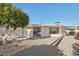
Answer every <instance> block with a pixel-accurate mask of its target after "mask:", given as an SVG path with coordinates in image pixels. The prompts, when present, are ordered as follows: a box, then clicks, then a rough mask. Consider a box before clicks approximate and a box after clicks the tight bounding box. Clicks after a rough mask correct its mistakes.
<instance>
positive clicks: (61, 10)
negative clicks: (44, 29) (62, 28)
mask: <svg viewBox="0 0 79 59" xmlns="http://www.w3.org/2000/svg"><path fill="white" fill-rule="evenodd" d="M12 5H14V6H16V7H18V8H20V9H22V10H23V11H25V12H27V14H28V15H29V17H30V24H40V23H43V24H53V23H54V22H56V21H59V22H61V24H64V25H79V4H67V3H66V4H64V3H63V4H61V3H59V4H58V3H57V4H56V3H51V4H50V3H49V4H45V3H44V4H39V3H37V4H34V3H13V4H12Z"/></svg>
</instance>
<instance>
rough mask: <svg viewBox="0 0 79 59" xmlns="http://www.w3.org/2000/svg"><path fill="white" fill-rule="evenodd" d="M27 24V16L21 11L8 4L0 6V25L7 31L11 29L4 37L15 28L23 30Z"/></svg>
mask: <svg viewBox="0 0 79 59" xmlns="http://www.w3.org/2000/svg"><path fill="white" fill-rule="evenodd" d="M28 23H29V16H28V15H27V13H25V12H23V11H22V10H21V9H19V8H16V7H14V6H12V5H11V4H8V3H1V4H0V25H1V26H4V27H5V28H6V29H7V30H9V28H13V30H12V31H11V32H10V33H9V34H7V35H6V36H4V37H5V38H4V39H6V37H7V36H8V35H10V34H11V33H12V32H13V31H14V30H16V28H17V27H21V28H24V27H25V26H27V24H28Z"/></svg>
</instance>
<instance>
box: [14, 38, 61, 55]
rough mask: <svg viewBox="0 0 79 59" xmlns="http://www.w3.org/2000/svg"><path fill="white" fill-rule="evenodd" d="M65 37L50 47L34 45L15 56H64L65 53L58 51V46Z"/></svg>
mask: <svg viewBox="0 0 79 59" xmlns="http://www.w3.org/2000/svg"><path fill="white" fill-rule="evenodd" d="M62 39H63V37H61V38H58V39H57V40H56V41H54V42H53V43H52V44H50V45H34V46H32V47H30V48H27V49H24V50H22V51H19V52H18V53H16V54H15V55H14V56H58V55H60V56H62V55H63V53H62V52H63V51H62V50H60V49H58V45H59V43H60V42H61V40H62Z"/></svg>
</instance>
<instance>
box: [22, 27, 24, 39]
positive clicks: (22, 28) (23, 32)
mask: <svg viewBox="0 0 79 59" xmlns="http://www.w3.org/2000/svg"><path fill="white" fill-rule="evenodd" d="M23 37H24V31H23V28H22V38H23Z"/></svg>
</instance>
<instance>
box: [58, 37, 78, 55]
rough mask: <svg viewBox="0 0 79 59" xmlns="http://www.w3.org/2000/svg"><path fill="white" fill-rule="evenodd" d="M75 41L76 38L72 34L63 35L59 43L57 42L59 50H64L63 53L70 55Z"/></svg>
mask: <svg viewBox="0 0 79 59" xmlns="http://www.w3.org/2000/svg"><path fill="white" fill-rule="evenodd" d="M75 42H77V40H76V39H74V36H65V37H64V38H63V40H62V41H61V43H60V44H59V48H60V49H61V50H64V51H63V52H64V54H65V55H67V56H72V50H73V48H72V45H73V44H74V43H75Z"/></svg>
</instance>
